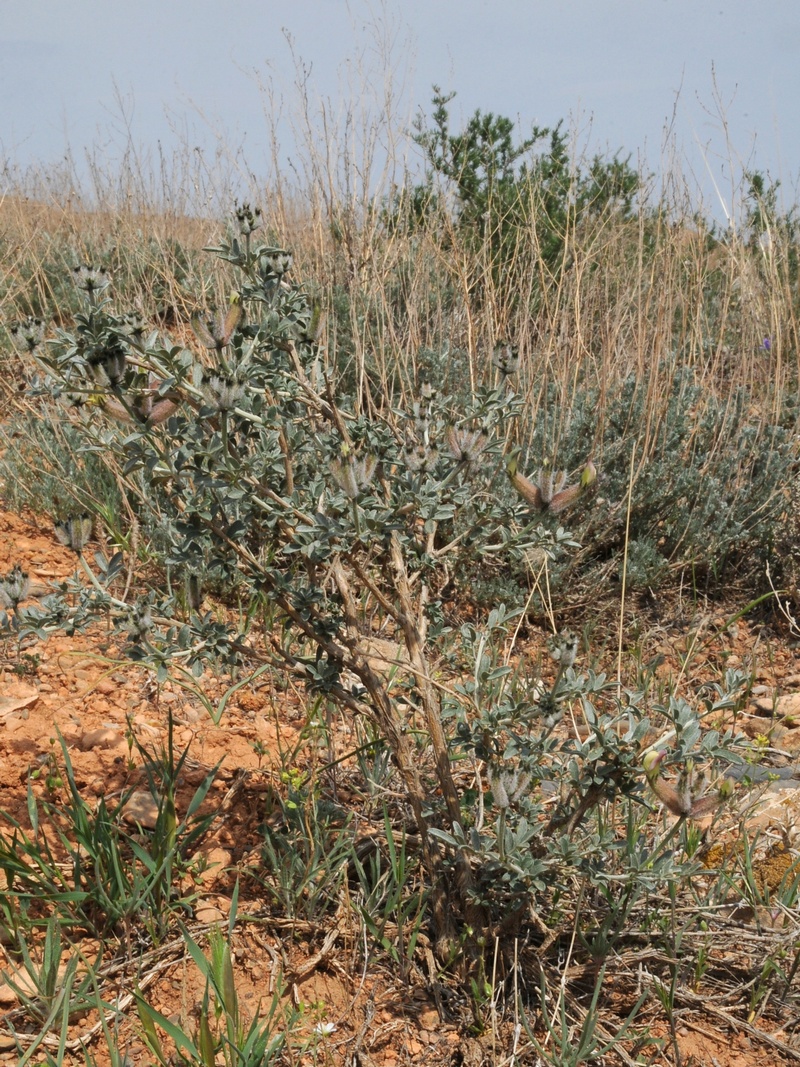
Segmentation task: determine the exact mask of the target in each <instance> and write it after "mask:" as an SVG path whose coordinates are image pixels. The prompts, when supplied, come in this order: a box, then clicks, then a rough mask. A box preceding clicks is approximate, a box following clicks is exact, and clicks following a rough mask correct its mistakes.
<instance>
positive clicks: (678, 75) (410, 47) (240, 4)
mask: <svg viewBox="0 0 800 1067" xmlns="http://www.w3.org/2000/svg"><path fill="white" fill-rule="evenodd" d="M0 15H1V16H2V17H0V99H2V101H3V109H2V123H0V152H2V156H3V157H4V161H5V162H6V163H11V164H13V165H18V166H20V167H26V166H28V165H32V164H51V163H54V162H57V161H58V160H59V158H60V157H62V156H63V154H64V152H65V148H66V147H67V146H69V148H70V149H71V151H72V154H73V155H74V156H75V157H76V158H81V157H82V156H83V154H84V151H85V150H86V149H87V148H93V149H94V150H95V151H96V153H97V154H98V155H99V156H100V157H101V158H106V159H108V160H113V159H114V158H115V156H117V155H119V154H120V153H121V151H122V149H123V148H124V146H125V145H126V143H127V142H128V136H129V134H130V135H131V136H132V138H133V140H134V142H135V143H136V144H137V145H138V146H139V147H140V148H141V150H142V151H143V152H145V153H147V152H148V151H155V150H156V147H157V146H158V145H160V146H161V148H162V150H163V151H164V152H165V153H166V154H167V155H169V154H170V153H171V152H172V151H173V150H174V149H180V148H181V146H185V145H189V146H190V147H192V148H193V147H195V146H197V147H199V148H201V150H202V151H203V152H205V153H208V154H209V155H213V153H214V152H215V151H216V150H217V149H219V148H220V147H221V146H222V147H223V148H224V150H226V151H227V150H230V151H231V152H235V151H236V150H238V149H241V151H240V153H239V160H240V162H241V161H245V162H246V166H247V168H248V169H249V170H250V171H251V172H253V173H255V174H256V175H259V176H260V175H262V174H264V173H265V172H266V170H267V159H268V156H269V126H270V124H269V122H268V121H267V119H266V118H265V111H266V112H267V113H269V114H271V115H275V114H280V116H282V117H281V118H280V120H279V122H278V125H277V129H278V133H279V137H280V140H281V158H282V159H283V160H284V161H288V160H292V161H293V162H296V161H297V160H298V159H299V158H300V157H301V156H302V150H301V149H299V148H298V146H297V145H296V143H295V139H294V134H293V132H292V129H293V127H292V123H291V122H290V121H289V120H290V116H291V115H292V114H296V107H297V101H298V90H297V87H296V81H297V67H296V65H295V62H294V60H293V57H292V52H293V51H294V56H295V58H296V59H297V60H299V61H300V63H301V66H302V67H303V68H304V69H305V70H306V71H307V72H308V79H307V91H308V94H309V97H310V99H311V100H312V101H316V100H317V99H318V98H323V99H325V100H327V101H328V107H329V111H330V114H337V113H339V114H341V112H342V110H343V109H345V108H346V107H347V106H348V105H350V106H352V107H354V108H355V109H356V111H357V110H358V108H359V107H360V106H361V105H362V103H363V101H364V98H365V93H364V90H363V85H364V75H363V73H359V71H362V72H366V76H367V77H366V80H367V82H368V83H369V84H371V85H372V87H373V89H374V90H375V93H376V100H377V99H380V97H381V91H380V86H381V85H382V83H383V81H384V79H385V78H389V79H390V80H391V82H392V83H393V85H394V86H395V90H396V122H397V124H398V126H399V127H400V128H402V126H404V125H407V124H408V122H410V120H411V117H412V116H413V114H414V113H415V112H416V111H418V110H419V108H420V107H426V106H427V105H428V103H429V100H430V95H431V85H432V84H433V83H437V84H439V85H440V86H441V87H442V88H443V89H446V90H455V91H456V92H457V93H458V96H457V98H456V100H455V101H454V104H453V114H454V117H455V118H456V119H458V118H459V117H461V118H463V117H465V116H468V115H469V114H471V113H472V111H473V110H474V109H475V108H481V109H482V110H488V111H495V112H498V113H501V114H505V115H508V116H510V117H511V118H514V119H517V118H519V120H520V123H521V133H522V132H524V131H525V130H527V129H528V128H529V126H530V124H532V123H534V122H537V123H539V124H542V125H550V124H553V123H555V122H556V121H557V120H558V119H560V118H564V119H566V121H567V123H568V125H569V126H570V127H571V129H573V130H575V131H576V143H577V144H578V145H579V146H580V147H581V148H585V147H588V149H589V150H590V151H595V150H597V151H605V150H606V149H610V150H612V151H615V150H617V149H621V150H623V151H624V152H625V153H631V155H632V159H633V161H634V163H635V162H636V161H637V160H641V161H643V163H644V164H645V165H646V167H647V169H648V170H649V171H654V172H656V173H661V172H662V170H664V169H666V166H667V162H668V159H667V157H665V155H664V153H663V151H662V149H663V145H664V142H665V130H667V129H670V130H671V132H672V134H673V135H674V144H675V145H676V146H677V152H678V157H679V163H680V167H681V169H682V170H683V171H684V172H685V173H687V174H689V175H694V176H695V177H696V180H697V182H698V183H699V185H700V187H701V188H702V190H703V195H704V196H706V197H707V198H708V199H709V201H710V200H713V199H714V198H715V197H716V193H715V192H714V185H713V183H712V182H711V180H710V178H709V177H708V171H709V170H710V171H711V172H712V173H713V175H714V182H715V183H716V185H717V188H718V189H719V192H720V194H721V196H722V199H723V200H724V201H725V202H726V204H727V203H729V201H730V197H731V188H732V183H733V184H735V183H736V181H737V180H738V177H739V176H740V174H741V170H742V168H743V167H751V168H757V169H760V170H762V171H765V172H767V173H769V175H770V176H771V177H773V178H779V179H781V180H782V182H783V186H784V190H785V196H786V198H787V199H788V200H789V201H790V202H793V201H794V198H795V195H794V194H795V183H796V179H797V175H798V174H800V137H798V133H799V132H800V130H798V126H800V117H799V116H800V109H799V106H798V101H800V4H798V2H797V0H770V2H769V3H768V4H767V3H756V2H755V0H384V2H383V3H380V2H373V3H371V2H368V0H352V2H350V3H347V2H345V0H292V2H291V3H285V2H284V3H277V2H275V0H225V2H220V0H137V2H130V3H123V2H122V0H105V3H102V4H101V3H97V2H94V0H71V2H65V0H27V2H26V3H24V4H23V3H20V2H19V0H0ZM289 41H291V42H292V44H291V47H290V44H289ZM387 72H390V73H388V74H387ZM267 86H271V95H270V94H269V93H267V92H266V91H265V87H267ZM366 95H367V96H368V95H369V94H366ZM373 108H377V109H378V110H380V104H378V103H373ZM709 207H711V208H712V210H714V211H715V213H717V211H716V208H717V207H718V205H712V204H710V203H709Z"/></svg>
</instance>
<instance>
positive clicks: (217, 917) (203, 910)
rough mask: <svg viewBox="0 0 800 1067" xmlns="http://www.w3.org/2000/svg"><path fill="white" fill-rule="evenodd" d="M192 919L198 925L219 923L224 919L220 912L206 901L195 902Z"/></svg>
mask: <svg viewBox="0 0 800 1067" xmlns="http://www.w3.org/2000/svg"><path fill="white" fill-rule="evenodd" d="M194 917H195V919H197V921H198V922H199V923H219V922H222V921H223V920H224V918H225V916H224V915H223V914H222V911H221V910H220V909H219V908H218V907H216V906H215V905H214V904H209V902H208V901H207V900H200V901H198V902H197V907H196V908H195V909H194Z"/></svg>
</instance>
